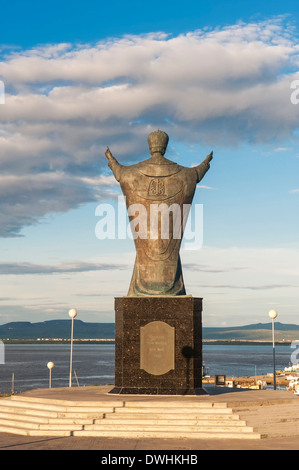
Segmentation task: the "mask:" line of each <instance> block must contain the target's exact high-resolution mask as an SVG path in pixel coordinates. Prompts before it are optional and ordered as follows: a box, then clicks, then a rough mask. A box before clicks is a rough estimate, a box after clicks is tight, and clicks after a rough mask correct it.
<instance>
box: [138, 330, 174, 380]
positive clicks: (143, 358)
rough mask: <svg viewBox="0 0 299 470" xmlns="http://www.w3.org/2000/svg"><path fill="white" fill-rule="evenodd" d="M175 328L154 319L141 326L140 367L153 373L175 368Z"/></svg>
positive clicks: (163, 372) (158, 373) (162, 372)
mask: <svg viewBox="0 0 299 470" xmlns="http://www.w3.org/2000/svg"><path fill="white" fill-rule="evenodd" d="M174 351H175V328H174V327H172V326H170V325H168V324H167V323H165V322H163V321H153V322H150V323H148V324H147V325H145V326H142V327H141V328H140V369H143V370H145V371H146V372H148V373H149V374H152V375H162V374H166V372H169V371H170V370H172V369H174V354H175V353H174Z"/></svg>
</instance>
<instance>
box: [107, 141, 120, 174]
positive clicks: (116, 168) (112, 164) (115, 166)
mask: <svg viewBox="0 0 299 470" xmlns="http://www.w3.org/2000/svg"><path fill="white" fill-rule="evenodd" d="M105 156H106V158H107V159H108V166H109V168H111V170H112V172H113V174H114V177H115V179H116V181H119V180H120V175H121V170H122V168H123V166H122V165H120V163H118V161H117V160H116V158H114V157H113V155H112V153H111V152H110V149H109V147H107V150H106V152H105Z"/></svg>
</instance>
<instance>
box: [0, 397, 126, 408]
mask: <svg viewBox="0 0 299 470" xmlns="http://www.w3.org/2000/svg"><path fill="white" fill-rule="evenodd" d="M10 400H12V401H18V402H21V401H22V402H25V403H43V404H45V405H60V406H80V407H82V406H83V407H85V406H86V407H93V408H94V407H99V408H106V407H107V406H108V407H109V408H111V407H115V406H117V407H123V406H124V401H123V400H110V399H109V400H107V401H105V400H100V401H88V400H86V401H75V400H63V399H55V398H41V397H27V396H26V395H25V396H24V395H12V396H11V397H10ZM0 401H1V399H0Z"/></svg>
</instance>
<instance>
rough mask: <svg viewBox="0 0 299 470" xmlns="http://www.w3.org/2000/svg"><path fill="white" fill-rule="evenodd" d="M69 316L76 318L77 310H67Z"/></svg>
mask: <svg viewBox="0 0 299 470" xmlns="http://www.w3.org/2000/svg"><path fill="white" fill-rule="evenodd" d="M69 316H70V317H71V318H75V317H76V316H77V310H76V309H75V308H71V310H69Z"/></svg>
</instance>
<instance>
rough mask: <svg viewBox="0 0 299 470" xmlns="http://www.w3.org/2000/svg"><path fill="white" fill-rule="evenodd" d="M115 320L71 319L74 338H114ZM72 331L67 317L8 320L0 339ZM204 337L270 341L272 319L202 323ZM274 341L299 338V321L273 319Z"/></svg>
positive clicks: (66, 334)
mask: <svg viewBox="0 0 299 470" xmlns="http://www.w3.org/2000/svg"><path fill="white" fill-rule="evenodd" d="M114 332H115V325H114V323H88V322H83V321H82V320H74V338H76V339H113V338H114ZM70 335H71V321H70V320H48V321H44V322H39V323H30V322H11V323H6V324H5V325H0V338H1V339H6V338H9V339H24V340H28V339H37V338H62V339H69V338H70ZM203 339H205V340H216V341H229V340H234V341H238V340H247V341H257V340H259V341H271V339H272V323H255V324H252V325H244V326H235V327H203ZM275 339H276V340H277V341H283V340H285V341H293V340H299V325H294V324H285V323H280V322H275Z"/></svg>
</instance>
